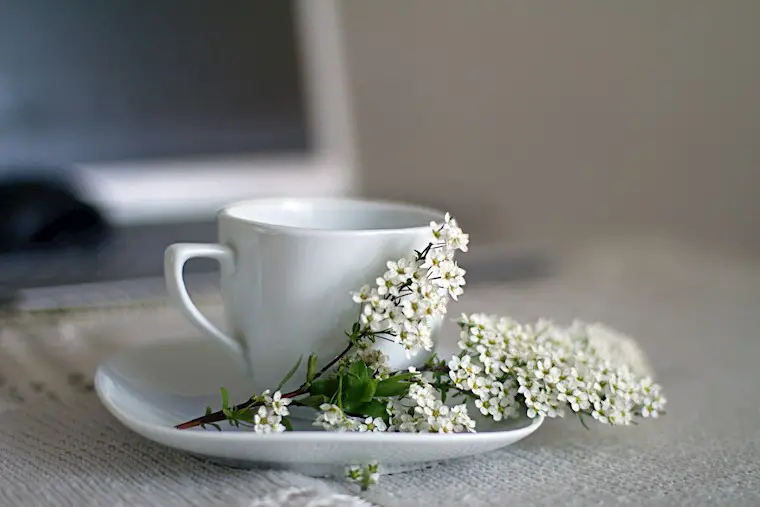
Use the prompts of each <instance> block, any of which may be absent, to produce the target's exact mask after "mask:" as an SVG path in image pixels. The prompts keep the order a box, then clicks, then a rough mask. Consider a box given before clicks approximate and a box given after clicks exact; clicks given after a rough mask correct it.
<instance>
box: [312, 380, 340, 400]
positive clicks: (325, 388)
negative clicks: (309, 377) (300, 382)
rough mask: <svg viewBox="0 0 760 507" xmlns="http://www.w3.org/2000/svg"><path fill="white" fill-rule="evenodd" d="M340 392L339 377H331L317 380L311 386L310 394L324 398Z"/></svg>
mask: <svg viewBox="0 0 760 507" xmlns="http://www.w3.org/2000/svg"><path fill="white" fill-rule="evenodd" d="M337 390H338V379H337V377H329V378H326V379H322V380H315V381H314V382H312V383H311V386H309V394H321V395H324V396H327V397H328V398H329V397H332V395H334V394H335V392H336V391H337Z"/></svg>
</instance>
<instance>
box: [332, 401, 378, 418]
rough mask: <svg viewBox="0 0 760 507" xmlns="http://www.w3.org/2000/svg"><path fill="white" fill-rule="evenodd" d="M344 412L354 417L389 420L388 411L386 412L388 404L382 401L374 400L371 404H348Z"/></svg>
mask: <svg viewBox="0 0 760 507" xmlns="http://www.w3.org/2000/svg"><path fill="white" fill-rule="evenodd" d="M343 410H344V411H345V412H346V413H347V414H349V415H353V416H359V417H381V418H383V419H384V420H387V419H388V411H387V410H386V403H385V402H384V401H380V400H372V401H370V402H366V403H362V402H347V403H346V404H345V406H344V407H343Z"/></svg>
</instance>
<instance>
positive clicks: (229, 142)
mask: <svg viewBox="0 0 760 507" xmlns="http://www.w3.org/2000/svg"><path fill="white" fill-rule="evenodd" d="M349 118H350V111H349V101H348V94H347V89H346V82H345V72H344V64H343V58H342V56H341V42H340V32H339V24H338V20H337V14H336V6H335V2H334V1H333V0H319V1H310V0H301V1H277V2H264V1H257V0H226V1H225V2H209V1H207V0H160V1H155V0H132V1H130V2H94V3H93V2H90V1H88V0H68V1H66V2H59V1H56V0H4V1H3V16H2V17H0V211H1V213H0V293H2V297H3V298H5V300H6V301H10V300H12V299H14V298H15V297H17V295H18V293H19V291H23V290H25V289H29V288H33V287H50V286H60V285H72V284H87V283H93V282H111V281H116V280H130V279H144V278H152V277H154V278H160V276H161V274H162V262H163V250H164V249H165V247H166V246H167V245H168V244H170V243H173V242H176V241H214V240H215V239H216V229H215V226H214V215H215V211H216V210H217V209H218V208H219V207H221V206H222V205H223V204H225V203H227V202H230V201H234V200H239V199H245V198H251V197H257V196H267V195H288V196H298V195H345V194H350V193H351V192H352V190H353V184H352V183H353V179H354V178H353V176H354V174H355V168H354V151H353V143H352V138H351V128H350V125H349ZM188 268H189V269H191V270H194V271H196V272H211V271H213V270H214V269H216V266H214V265H213V264H211V263H204V262H201V261H198V262H195V263H191V264H190V265H188Z"/></svg>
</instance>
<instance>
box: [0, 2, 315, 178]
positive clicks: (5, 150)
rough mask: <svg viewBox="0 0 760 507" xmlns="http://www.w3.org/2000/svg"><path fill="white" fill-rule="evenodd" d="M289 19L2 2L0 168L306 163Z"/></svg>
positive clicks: (255, 8) (281, 8) (169, 8)
mask: <svg viewBox="0 0 760 507" xmlns="http://www.w3.org/2000/svg"><path fill="white" fill-rule="evenodd" d="M293 9H294V6H293V5H292V3H291V2H287V1H275V2H262V1H254V0H225V1H223V2H216V1H208V0H160V1H156V0H130V1H122V2H92V1H90V0H66V1H65V2H61V1H57V0H4V1H3V2H2V6H1V7H0V164H7V163H14V164H18V163H35V164H48V165H53V164H54V165H59V164H68V163H77V162H101V161H105V162H108V161H120V160H135V159H137V160H139V159H146V158H147V159H161V158H172V157H187V156H195V155H218V154H224V155H229V154H235V153H246V154H250V153H262V152H263V153H272V152H303V151H305V150H307V149H308V136H307V128H306V120H305V117H306V114H305V104H304V97H303V94H302V89H303V86H302V82H301V75H300V74H301V70H300V68H301V65H300V62H299V61H298V57H299V51H298V47H297V44H298V43H297V40H296V37H297V34H296V29H295V26H294V25H295V22H294V14H293Z"/></svg>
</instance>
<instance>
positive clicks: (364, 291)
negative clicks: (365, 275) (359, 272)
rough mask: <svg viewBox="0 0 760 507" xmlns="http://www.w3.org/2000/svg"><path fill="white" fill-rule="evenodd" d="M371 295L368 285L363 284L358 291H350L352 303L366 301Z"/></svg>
mask: <svg viewBox="0 0 760 507" xmlns="http://www.w3.org/2000/svg"><path fill="white" fill-rule="evenodd" d="M371 295H372V289H370V287H369V285H364V286H362V288H361V289H359V290H358V291H354V292H352V293H351V298H352V299H353V300H354V303H367V302H369V299H370V296H371Z"/></svg>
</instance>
